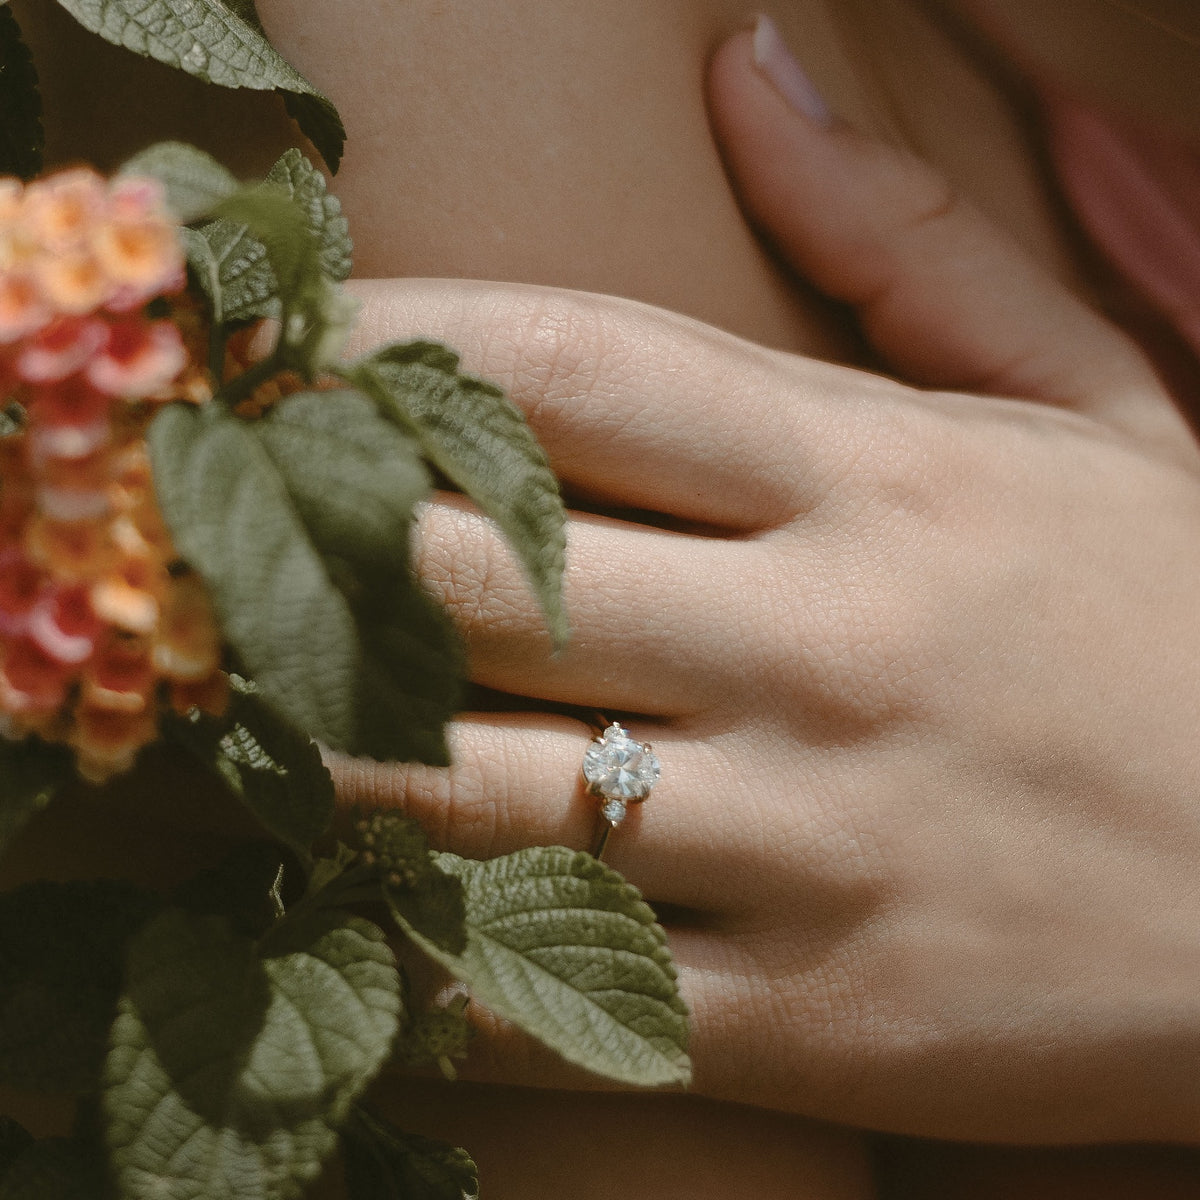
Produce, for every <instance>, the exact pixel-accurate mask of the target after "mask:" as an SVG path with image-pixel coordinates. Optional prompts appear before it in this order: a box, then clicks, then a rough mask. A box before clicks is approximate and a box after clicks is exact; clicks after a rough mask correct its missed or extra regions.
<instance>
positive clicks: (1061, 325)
mask: <svg viewBox="0 0 1200 1200" xmlns="http://www.w3.org/2000/svg"><path fill="white" fill-rule="evenodd" d="M708 85H709V107H710V113H711V120H712V124H713V129H714V133H715V135H716V138H717V141H718V143H719V145H720V147H721V151H722V153H723V155H724V157H725V161H726V165H727V167H728V169H729V172H730V174H731V176H732V179H733V183H734V187H735V188H736V190H737V191H738V194H739V196H740V198H741V201H742V204H743V206H744V208H745V210H746V212H747V214H748V216H749V218H750V220H751V221H752V222H754V223H755V224H756V225H757V226H758V227H759V229H760V230H761V232H762V233H763V234H764V235H765V236H766V237H767V238H768V239H769V240H771V241H772V242H773V243H774V244H775V245H776V247H777V248H778V250H779V251H780V253H781V254H782V255H783V256H784V258H785V259H786V260H787V261H788V262H789V263H790V264H791V266H792V267H794V268H795V269H796V271H798V272H799V273H800V274H801V275H803V276H805V277H806V278H807V279H809V280H810V281H811V282H812V283H813V284H815V285H816V286H817V287H818V288H820V289H821V290H822V291H824V292H826V293H828V294H829V295H830V296H832V297H834V298H835V299H838V300H842V301H844V302H846V303H848V304H850V305H852V306H853V307H854V308H855V310H856V312H857V314H858V317H859V319H860V321H861V324H862V326H863V330H864V332H865V334H866V336H867V337H868V338H869V340H870V341H871V343H872V344H873V345H874V346H875V348H876V349H877V350H878V351H879V352H880V353H881V354H882V355H883V357H884V358H885V359H886V360H887V362H888V363H889V365H891V366H892V367H893V368H894V369H895V370H896V371H898V372H899V373H900V374H901V375H902V376H904V377H906V378H908V379H910V380H912V381H913V382H916V383H922V384H929V385H934V386H938V387H948V388H962V389H970V390H976V391H984V392H991V393H995V394H1001V395H1012V396H1017V397H1021V398H1025V399H1032V400H1040V401H1044V402H1048V403H1056V404H1061V405H1064V406H1066V407H1071V408H1076V409H1079V410H1081V411H1085V412H1089V413H1091V414H1093V415H1095V416H1098V417H1101V418H1104V419H1108V420H1110V421H1112V422H1113V423H1114V424H1119V425H1123V426H1127V427H1131V428H1133V429H1134V430H1135V431H1136V432H1137V433H1138V434H1139V435H1141V436H1142V437H1145V436H1146V435H1147V434H1150V435H1160V434H1161V435H1163V436H1166V437H1168V438H1170V439H1171V440H1175V439H1177V438H1178V437H1179V435H1180V434H1181V433H1183V432H1184V426H1183V423H1182V419H1181V418H1180V417H1179V416H1178V415H1177V414H1176V412H1175V410H1174V408H1173V407H1172V406H1171V404H1170V401H1169V399H1168V398H1167V397H1166V396H1165V394H1164V392H1163V390H1162V388H1161V386H1160V385H1159V383H1158V381H1157V378H1156V377H1155V375H1154V372H1153V370H1152V369H1151V368H1150V366H1149V364H1148V363H1147V362H1146V360H1145V359H1144V358H1143V356H1142V354H1141V353H1140V351H1139V350H1138V349H1137V347H1136V346H1135V345H1134V344H1133V342H1132V341H1131V340H1130V339H1129V338H1127V337H1126V336H1125V335H1124V334H1122V333H1121V332H1119V331H1118V330H1117V329H1116V328H1115V327H1114V326H1112V325H1110V324H1109V323H1108V322H1107V321H1105V320H1104V319H1103V318H1101V317H1100V316H1099V315H1098V314H1097V313H1095V312H1093V311H1092V310H1091V309H1089V308H1088V307H1087V306H1086V305H1085V304H1084V303H1082V302H1081V301H1080V300H1078V299H1077V298H1076V297H1075V296H1074V295H1073V294H1072V293H1071V292H1070V291H1068V290H1067V288H1065V287H1064V286H1063V285H1062V284H1060V283H1059V282H1058V281H1057V280H1055V279H1054V278H1053V277H1052V276H1051V275H1050V274H1049V273H1048V272H1046V271H1044V270H1042V269H1041V268H1040V267H1039V266H1038V265H1037V264H1036V263H1035V262H1033V261H1032V260H1031V259H1030V258H1029V257H1027V256H1026V255H1025V253H1024V252H1023V251H1022V250H1021V249H1020V248H1019V247H1018V246H1017V245H1016V244H1015V243H1014V242H1012V241H1010V240H1009V239H1008V238H1007V237H1005V236H1004V235H1003V234H1002V233H1001V232H1000V231H999V230H997V229H996V228H995V227H993V226H992V225H991V224H990V222H989V221H988V220H987V219H986V218H985V217H984V216H983V215H982V214H981V213H979V212H978V211H976V210H975V209H974V208H973V207H972V206H971V205H970V204H969V203H968V202H967V201H966V200H964V199H963V198H962V197H960V196H959V195H957V194H956V193H955V191H954V189H953V188H952V187H951V186H950V184H949V183H948V182H947V180H946V179H945V178H944V177H943V176H942V175H941V174H940V173H938V172H937V171H936V170H934V169H933V168H932V167H930V166H929V165H928V164H926V163H925V162H923V161H922V160H920V159H918V158H917V157H915V156H914V155H911V154H909V153H906V152H904V151H902V150H898V149H896V148H894V147H891V146H888V145H885V144H884V143H882V142H878V141H876V140H874V139H872V138H868V137H866V136H864V135H861V134H859V133H857V132H856V131H854V130H852V129H850V128H849V127H848V126H846V125H845V124H844V123H842V122H839V121H838V120H837V119H836V118H834V117H832V116H831V115H830V114H829V112H828V110H827V109H826V107H825V105H824V103H823V102H822V100H821V98H820V96H819V95H818V94H817V92H816V90H815V88H814V87H813V85H812V84H811V83H810V82H809V81H808V79H807V77H806V76H805V75H804V73H803V71H802V70H801V68H800V67H799V66H798V64H797V63H796V61H795V60H794V59H793V58H792V56H791V55H790V54H789V52H788V50H787V48H786V47H785V45H784V43H783V41H782V39H781V38H780V36H779V33H778V31H777V29H776V28H775V26H774V24H773V23H772V22H771V21H770V20H769V18H766V17H760V18H759V19H758V23H757V26H756V28H755V29H754V31H753V32H752V33H751V32H743V33H739V34H737V35H736V36H734V37H733V38H731V39H730V40H729V41H728V42H726V43H725V44H724V45H723V46H722V47H721V48H720V49H719V50H718V51H717V54H716V56H715V57H714V59H713V62H712V64H711V68H710V71H709V79H708Z"/></svg>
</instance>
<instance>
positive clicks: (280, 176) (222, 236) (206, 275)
mask: <svg viewBox="0 0 1200 1200" xmlns="http://www.w3.org/2000/svg"><path fill="white" fill-rule="evenodd" d="M267 182H268V183H269V184H271V185H273V186H274V187H275V188H276V189H278V191H279V193H280V194H281V195H282V196H284V197H285V198H287V199H288V200H291V201H293V202H294V204H295V206H296V209H297V212H298V213H300V214H301V215H302V216H303V217H304V220H305V223H306V224H307V227H308V231H309V233H310V234H311V235H312V239H313V241H314V243H315V249H316V263H317V265H318V266H319V267H320V269H321V271H322V272H323V273H324V275H325V276H326V277H328V278H329V279H332V280H335V281H339V280H342V279H345V278H346V277H347V276H348V275H349V274H350V265H351V258H350V256H351V251H352V249H353V243H352V242H351V240H350V234H349V224H348V222H347V221H346V218H345V217H344V216H342V208H341V204H340V203H339V201H338V199H337V197H336V196H331V195H329V193H328V191H327V190H326V187H325V178H324V176H323V175H322V174H321V173H320V172H319V171H318V170H317V169H316V168H315V167H314V166H313V165H312V164H311V163H310V162H309V161H308V159H306V158H305V157H304V156H303V155H302V154H301V153H300V152H299V151H298V150H289V151H287V152H286V153H285V154H284V155H283V156H282V157H281V158H280V159H279V161H278V162H277V163H276V164H275V165H274V166H273V167H272V168H271V171H270V173H269V174H268V176H267ZM194 237H195V238H198V239H201V240H202V242H203V244H204V246H205V248H206V249H205V250H201V249H200V248H199V247H198V246H197V247H195V248H193V249H192V250H191V252H190V254H189V258H190V259H191V261H192V265H193V267H194V268H195V269H196V271H197V274H198V275H199V276H200V280H201V284H202V286H203V287H204V290H205V292H206V293H207V295H208V297H209V299H210V300H211V301H212V302H213V315H214V319H215V320H216V322H217V323H218V324H220V323H221V322H225V321H247V320H251V319H253V318H255V317H277V316H278V315H279V283H278V281H277V280H276V278H275V271H274V270H273V269H272V267H271V261H270V258H269V257H268V254H267V247H266V246H264V245H263V243H262V242H261V241H260V240H259V239H258V238H257V237H255V236H254V234H253V233H251V232H250V229H249V227H248V226H247V225H246V224H244V223H242V222H239V221H234V220H229V219H225V220H218V221H210V222H209V223H208V224H206V225H204V226H203V227H202V228H201V229H199V230H198V231H195V234H194Z"/></svg>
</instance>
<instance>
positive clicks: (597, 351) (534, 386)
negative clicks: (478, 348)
mask: <svg viewBox="0 0 1200 1200" xmlns="http://www.w3.org/2000/svg"><path fill="white" fill-rule="evenodd" d="M620 326H621V322H620V320H619V318H618V316H617V312H616V310H615V308H614V306H613V305H612V304H611V303H610V302H608V301H607V300H606V299H605V298H604V297H600V296H590V295H586V294H582V293H571V292H558V291H553V290H546V291H540V292H538V293H536V294H534V295H530V296H528V297H527V298H525V299H524V301H523V302H522V303H521V304H519V305H518V306H516V307H514V308H513V309H512V310H511V311H510V312H508V314H507V316H506V318H505V319H503V320H501V321H499V322H496V323H494V324H493V326H492V335H491V336H492V339H493V343H492V346H491V353H490V354H489V358H494V359H495V360H496V361H497V362H498V363H502V364H503V367H502V374H503V376H504V382H505V383H506V384H507V387H508V390H509V392H510V393H511V394H512V395H513V396H514V397H517V398H518V399H519V400H520V402H521V403H522V406H523V407H524V409H525V411H526V415H527V416H528V417H529V418H530V420H531V421H532V422H533V423H534V424H536V425H541V424H543V423H547V422H549V423H553V419H554V417H555V416H556V414H558V413H559V412H561V411H562V410H563V408H564V406H569V405H571V404H573V403H576V402H577V401H578V400H579V399H581V398H583V397H586V396H590V395H594V394H596V393H600V392H603V391H604V390H605V389H606V388H607V387H609V386H611V381H612V380H613V379H619V378H621V377H622V375H623V373H624V363H625V362H626V361H627V359H628V354H629V349H628V343H627V339H626V338H625V337H624V336H623V334H622V331H621V328H620Z"/></svg>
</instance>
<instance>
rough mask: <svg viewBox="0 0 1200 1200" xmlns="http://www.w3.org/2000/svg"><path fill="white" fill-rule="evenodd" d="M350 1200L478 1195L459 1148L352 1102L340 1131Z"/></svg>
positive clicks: (457, 1199) (471, 1167) (475, 1177)
mask: <svg viewBox="0 0 1200 1200" xmlns="http://www.w3.org/2000/svg"><path fill="white" fill-rule="evenodd" d="M342 1157H343V1159H344V1162H345V1170H346V1190H347V1192H348V1193H349V1196H350V1200H479V1173H478V1171H477V1170H476V1169H475V1164H474V1163H473V1162H472V1161H471V1157H470V1155H468V1154H467V1152H466V1151H465V1150H459V1149H456V1148H455V1147H454V1146H448V1145H446V1144H445V1143H444V1142H434V1141H430V1139H429V1138H423V1137H419V1136H418V1135H417V1134H415V1133H402V1132H401V1131H400V1130H398V1129H395V1128H393V1127H392V1126H391V1125H389V1124H387V1123H386V1122H384V1121H381V1120H380V1119H379V1118H378V1117H377V1116H376V1115H375V1114H374V1113H372V1112H371V1111H370V1110H369V1109H367V1108H365V1107H363V1106H362V1105H357V1106H356V1107H355V1111H354V1114H353V1116H352V1117H351V1118H350V1121H349V1122H348V1123H347V1125H346V1128H345V1131H344V1132H343V1135H342Z"/></svg>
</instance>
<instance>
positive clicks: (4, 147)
mask: <svg viewBox="0 0 1200 1200" xmlns="http://www.w3.org/2000/svg"><path fill="white" fill-rule="evenodd" d="M44 144H45V138H44V136H43V133H42V96H41V92H40V91H39V90H38V77H37V71H36V70H35V69H34V66H33V58H32V57H31V56H30V53H29V48H28V47H27V46H26V45H25V43H24V41H22V39H21V30H20V29H19V28H18V26H17V19H16V17H14V16H13V14H12V9H10V8H9V7H8V5H7V4H0V175H19V176H20V177H21V178H22V179H30V178H32V177H33V176H34V175H36V174H37V173H38V172H39V171H40V170H41V169H42V148H43V146H44Z"/></svg>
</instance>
